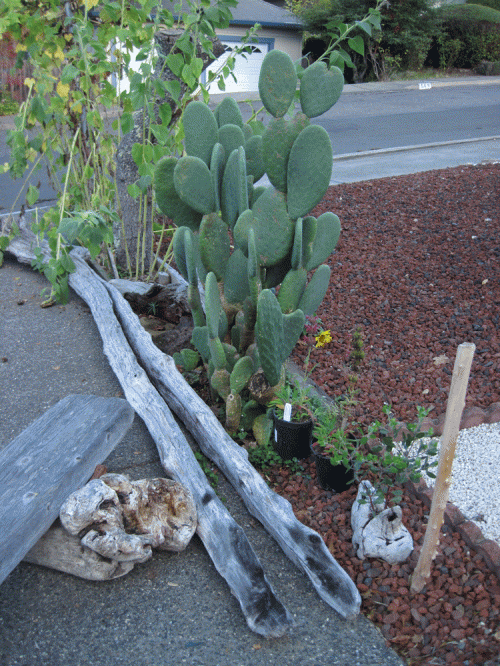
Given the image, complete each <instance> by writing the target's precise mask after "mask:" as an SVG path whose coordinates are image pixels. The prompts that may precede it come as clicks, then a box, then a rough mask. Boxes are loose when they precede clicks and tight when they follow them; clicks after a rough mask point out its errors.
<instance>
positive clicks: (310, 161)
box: [287, 125, 333, 219]
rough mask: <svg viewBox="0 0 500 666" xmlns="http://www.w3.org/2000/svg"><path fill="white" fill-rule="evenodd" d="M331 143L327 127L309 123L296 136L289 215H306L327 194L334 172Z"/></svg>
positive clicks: (289, 178)
mask: <svg viewBox="0 0 500 666" xmlns="http://www.w3.org/2000/svg"><path fill="white" fill-rule="evenodd" d="M332 164H333V158H332V146H331V143H330V137H329V136H328V133H327V131H326V130H325V129H324V128H323V127H320V126H319V125H309V126H308V127H306V128H305V129H303V130H302V132H301V133H300V134H299V136H298V137H297V138H296V140H295V142H294V144H293V146H292V150H291V151H290V158H289V160H288V170H287V193H288V198H287V204H288V213H289V215H290V217H292V218H294V219H296V218H298V217H304V216H305V215H307V213H308V212H309V211H310V210H311V209H312V208H314V206H316V205H317V204H318V203H319V202H320V201H321V199H322V198H323V197H324V195H325V192H326V190H327V189H328V185H329V184H330V176H331V174H332Z"/></svg>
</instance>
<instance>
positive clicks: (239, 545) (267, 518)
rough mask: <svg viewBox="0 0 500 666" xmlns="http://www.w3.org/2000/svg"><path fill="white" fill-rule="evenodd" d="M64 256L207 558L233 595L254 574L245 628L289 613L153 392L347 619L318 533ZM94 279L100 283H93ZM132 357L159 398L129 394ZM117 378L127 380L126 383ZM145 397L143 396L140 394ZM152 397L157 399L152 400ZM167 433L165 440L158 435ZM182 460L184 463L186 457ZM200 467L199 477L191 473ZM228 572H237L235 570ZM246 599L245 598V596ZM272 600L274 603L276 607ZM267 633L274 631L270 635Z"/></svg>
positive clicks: (354, 602) (347, 598) (139, 380)
mask: <svg viewBox="0 0 500 666" xmlns="http://www.w3.org/2000/svg"><path fill="white" fill-rule="evenodd" d="M9 249H10V250H11V251H13V252H14V254H16V256H17V257H18V259H20V260H22V259H21V257H22V255H23V253H24V254H27V255H28V256H29V259H28V257H27V259H26V260H28V261H29V260H30V259H31V253H30V252H29V249H26V247H25V248H24V249H23V246H22V243H21V242H20V240H18V239H15V241H14V242H13V244H11V247H10V248H9ZM72 256H73V257H74V260H75V263H76V264H77V271H76V273H74V274H72V275H71V276H70V285H71V287H72V288H73V289H74V290H75V291H76V292H77V293H78V294H79V295H81V296H82V298H84V299H85V300H86V301H87V303H88V304H89V306H90V307H91V310H92V313H93V315H94V318H95V319H96V323H97V326H98V327H99V329H100V331H101V335H102V336H103V341H104V351H105V353H106V355H107V357H108V359H109V361H110V364H111V366H112V368H113V370H115V373H116V374H117V376H118V378H119V380H120V383H121V384H122V386H123V388H124V391H125V395H126V397H127V399H128V400H129V402H130V403H131V404H132V405H133V406H134V408H135V409H136V411H137V412H138V413H139V414H140V415H141V417H142V418H143V419H144V420H145V422H146V424H147V426H148V428H149V429H150V432H151V434H152V436H153V438H154V440H155V442H156V444H157V447H158V450H159V452H160V457H161V460H162V463H163V465H164V467H165V469H167V471H169V473H170V474H171V475H172V476H173V477H174V478H178V480H180V481H181V483H183V482H184V479H185V478H186V477H187V482H186V483H185V485H187V487H189V488H190V489H191V491H192V492H193V495H194V496H195V499H196V503H197V509H198V515H199V527H198V534H199V535H200V537H201V538H202V539H203V541H204V543H205V546H206V547H207V550H208V552H209V554H210V555H211V557H212V559H213V561H214V564H215V565H216V567H217V568H218V570H219V572H220V573H221V574H222V575H223V576H224V577H225V578H226V580H227V581H228V583H229V585H230V586H231V588H232V589H233V593H235V594H236V596H238V590H239V589H240V588H241V577H240V579H239V581H238V582H239V584H238V585H237V591H235V590H234V588H233V586H232V584H231V581H232V580H234V579H235V571H237V570H241V569H242V568H243V569H245V570H246V571H247V575H248V572H249V571H251V570H252V569H253V572H254V574H255V575H253V574H252V575H251V579H253V583H252V582H251V581H250V588H253V592H252V591H251V589H249V588H248V587H247V588H246V589H245V590H241V592H242V593H243V592H244V594H243V603H242V598H241V597H238V598H239V600H240V604H241V605H242V608H243V610H244V612H245V604H247V605H249V606H250V607H252V605H253V608H254V611H255V609H256V608H257V606H258V605H260V608H261V609H262V608H265V609H266V611H265V613H264V614H263V615H262V614H261V615H260V617H259V621H260V622H261V623H262V622H263V623H264V624H265V625H266V626H265V628H264V630H261V631H259V629H258V627H257V628H256V627H252V623H251V621H249V614H248V611H246V612H245V615H246V616H247V622H248V623H249V626H251V627H252V628H254V630H255V631H257V632H258V633H265V632H266V631H267V624H268V615H269V613H271V617H274V618H276V617H277V616H279V617H280V620H279V624H280V630H283V627H284V624H286V623H288V622H289V617H288V614H287V613H286V618H285V616H284V615H283V612H286V611H284V609H282V607H281V604H279V602H278V601H277V600H276V598H275V597H274V594H273V593H271V594H272V596H269V594H268V593H267V592H266V589H267V587H266V586H267V585H268V583H267V581H266V580H265V577H264V575H263V572H262V569H261V567H260V564H258V566H257V568H256V567H255V564H254V563H255V559H256V558H255V555H254V554H253V551H252V550H251V547H250V545H249V544H248V541H247V540H246V537H245V535H244V533H243V532H242V530H241V528H239V527H238V529H237V530H236V529H235V527H237V526H236V524H235V523H233V525H232V526H231V525H230V523H228V522H227V518H223V516H222V515H221V511H224V512H225V508H224V507H223V505H221V503H220V501H219V500H218V498H217V496H216V495H215V493H214V492H213V491H212V489H211V488H210V487H208V489H207V484H206V479H205V476H204V474H203V473H202V472H201V470H200V469H199V466H198V465H196V468H193V469H192V470H191V467H190V466H185V467H182V460H183V456H184V448H183V447H184V444H183V443H180V442H181V438H182V433H180V431H179V430H178V428H177V425H176V423H175V420H173V417H172V415H171V413H170V411H169V410H167V411H166V412H165V411H164V410H163V409H162V408H161V403H163V404H164V401H162V400H161V396H163V398H164V399H165V401H166V402H168V404H169V406H170V407H171V408H172V410H173V411H174V412H175V413H176V414H177V415H178V416H179V417H180V418H181V419H182V421H183V422H184V423H185V425H186V426H187V427H188V429H189V430H190V431H191V432H192V434H193V435H194V436H195V438H196V439H197V441H198V443H199V445H200V448H202V450H203V451H204V453H205V454H206V455H207V456H208V457H209V458H211V459H212V460H213V461H214V462H215V463H216V464H217V465H218V466H219V467H220V469H221V470H222V471H223V472H224V474H225V475H226V476H227V478H228V479H229V481H230V482H231V483H232V484H233V486H234V487H235V488H236V490H237V491H238V493H239V494H240V495H241V496H242V498H243V500H244V501H245V504H246V506H247V508H248V510H249V511H250V513H252V514H253V515H254V516H255V517H256V518H258V519H259V520H260V521H261V522H262V524H263V525H264V527H265V528H266V529H267V530H268V532H269V533H270V534H272V535H273V536H274V537H275V539H276V540H277V541H278V543H279V544H280V546H281V547H282V549H283V550H284V552H285V553H286V554H287V556H288V557H289V558H290V559H291V560H292V561H293V562H294V563H295V564H296V565H297V566H298V567H299V568H300V569H302V570H303V571H304V572H305V573H306V574H307V575H308V576H309V578H310V579H311V582H312V583H313V585H314V587H315V588H316V590H317V591H318V594H319V595H320V596H321V597H322V598H323V599H324V600H325V601H326V602H327V603H328V604H329V605H330V606H331V607H332V608H334V609H335V610H336V611H337V612H338V613H339V614H340V615H341V616H343V617H348V618H351V617H354V616H355V615H356V614H357V613H359V608H360V604H361V597H360V595H359V593H358V591H357V589H356V587H355V585H354V583H353V582H352V581H351V579H350V578H349V576H348V575H347V574H346V572H345V571H344V570H343V569H342V568H341V567H340V566H339V564H338V563H337V562H336V561H335V559H334V558H333V557H332V556H331V554H330V552H329V551H328V549H327V547H326V545H325V543H324V542H323V540H322V539H321V537H320V536H319V535H318V534H317V533H316V532H314V531H313V530H311V529H309V528H307V527H306V526H304V525H303V524H302V523H300V522H299V521H298V520H297V519H296V518H295V516H294V514H293V511H292V508H291V506H290V504H289V503H288V502H287V501H286V500H285V499H284V498H282V497H279V496H278V495H276V494H275V493H273V492H272V491H271V490H270V489H269V488H268V486H267V485H266V484H265V482H264V481H263V480H262V478H261V477H260V475H259V474H258V473H257V472H256V471H255V469H254V468H253V467H252V466H251V465H250V464H249V462H248V456H247V454H246V451H245V450H244V449H243V448H241V447H239V446H238V445H237V444H236V443H235V442H233V440H232V439H231V438H230V437H229V436H228V435H227V433H226V432H225V430H224V429H223V428H222V426H221V425H220V423H219V422H218V421H217V419H216V418H215V416H214V415H213V414H212V412H211V411H210V410H209V409H208V407H207V406H206V405H205V403H204V402H203V401H202V400H201V399H200V398H199V397H198V395H197V394H196V393H195V392H194V391H193V390H192V389H191V387H190V386H189V385H188V384H187V383H186V382H185V380H184V378H183V377H182V375H181V374H180V373H179V372H178V371H177V369H176V367H175V364H174V362H173V360H172V359H171V358H170V357H167V356H165V355H164V354H162V353H161V352H160V351H159V350H158V349H157V348H156V347H155V346H154V344H153V343H152V341H151V338H150V336H149V335H148V334H147V333H146V332H145V331H143V330H142V327H141V326H140V324H139V323H138V318H137V317H136V315H135V314H134V313H133V312H132V310H131V308H130V306H129V304H128V303H127V302H126V300H125V299H124V298H123V297H122V296H121V295H120V293H119V292H118V291H117V290H116V289H115V288H114V287H113V286H112V285H109V284H107V283H106V284H105V283H104V282H103V281H102V280H100V278H98V277H97V276H96V275H95V274H93V273H92V272H91V271H90V269H89V268H88V266H87V265H86V264H85V263H84V262H83V261H82V260H81V259H79V257H78V256H77V252H76V251H75V250H74V251H73V252H72ZM98 283H99V286H100V288H98V286H97V284H98ZM103 289H105V290H107V291H109V294H110V296H111V297H112V303H113V307H114V309H115V310H116V313H117V316H118V317H119V319H120V322H121V326H122V327H123V331H124V332H125V335H126V338H127V339H128V340H129V341H130V344H131V345H132V346H133V348H134V352H135V353H132V352H131V350H130V349H129V351H127V353H126V354H125V356H126V365H127V366H128V367H127V369H125V368H124V352H123V349H122V344H123V343H122V342H120V343H119V345H118V346H117V338H120V336H121V337H122V338H123V340H125V336H124V334H123V332H122V330H121V328H120V326H119V324H118V322H117V321H116V319H114V321H108V319H109V318H110V317H111V314H109V312H111V313H112V312H113V307H112V306H111V305H108V303H107V302H106V299H105V297H104V296H103V295H102V290H103ZM118 329H119V330H118ZM125 344H126V345H127V347H128V343H127V342H125ZM129 352H130V353H132V356H133V358H132V359H129ZM136 356H137V359H139V361H140V363H141V366H142V367H147V368H148V374H149V376H150V377H151V378H152V380H153V382H154V383H155V385H156V386H157V387H158V389H159V391H160V393H161V396H160V395H159V394H158V393H157V392H154V393H152V392H151V385H149V382H148V385H149V388H147V389H143V391H142V393H141V395H140V396H138V395H137V394H138V393H140V386H142V385H143V381H144V379H143V377H142V375H141V373H142V367H141V366H139V365H138V364H137V359H136ZM125 378H128V381H127V382H126V381H125ZM150 395H151V399H148V397H149V396H150ZM153 396H154V397H153ZM158 400H160V401H161V402H160V403H158ZM156 410H158V411H159V413H161V418H160V417H159V416H156ZM165 420H166V423H165ZM169 429H171V432H169ZM167 432H168V434H169V437H168V438H167V437H166V436H165V434H166V433H167ZM173 449H175V451H176V452H179V457H177V456H176V455H173V453H172V450H173ZM181 451H182V454H181ZM172 458H173V459H172ZM179 463H181V469H180V470H179V469H178V464H179ZM185 464H186V465H187V464H188V463H187V461H186V462H185ZM200 473H201V475H202V477H203V481H202V480H201V479H200V477H199V474H200ZM176 474H179V476H176ZM202 489H204V491H203V490H202ZM201 509H202V510H201ZM207 513H208V514H209V517H208V516H207ZM216 516H217V518H216ZM231 520H232V519H231ZM220 525H224V526H225V528H224V537H223V538H214V535H210V533H209V532H210V529H209V530H208V531H207V527H209V528H211V527H213V529H215V530H217V528H219V529H220ZM236 578H238V577H237V576H236ZM247 585H248V581H247ZM269 590H270V588H269ZM245 595H250V596H245ZM250 597H253V602H252V601H251V598H250ZM263 600H265V601H264V605H262V602H263ZM276 604H279V608H278V606H276ZM250 617H251V614H250ZM275 621H276V619H275ZM267 635H271V633H270V632H269V631H268V632H267ZM275 635H277V634H276V633H275Z"/></svg>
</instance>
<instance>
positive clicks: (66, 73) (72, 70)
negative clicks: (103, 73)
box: [61, 64, 80, 83]
mask: <svg viewBox="0 0 500 666" xmlns="http://www.w3.org/2000/svg"><path fill="white" fill-rule="evenodd" d="M79 76H80V70H79V69H77V68H76V67H75V66H74V65H70V64H68V65H66V66H65V67H64V69H63V71H62V72H61V83H72V82H73V81H74V80H75V79H76V78H78V77H79Z"/></svg>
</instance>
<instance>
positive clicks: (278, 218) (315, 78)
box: [155, 51, 343, 437]
mask: <svg viewBox="0 0 500 666" xmlns="http://www.w3.org/2000/svg"><path fill="white" fill-rule="evenodd" d="M298 82H300V91H297V83H298ZM342 86H343V76H342V74H341V72H340V70H337V69H336V68H331V69H328V68H327V66H326V65H324V64H323V63H315V64H314V65H312V66H311V67H309V68H307V69H306V70H304V71H302V72H301V74H300V77H297V72H296V68H295V65H294V64H293V63H292V61H291V60H290V58H289V57H288V56H287V55H286V54H284V53H281V52H279V51H271V52H270V53H268V54H267V56H266V57H265V59H264V62H263V65H262V69H261V74H260V79H259V92H260V96H261V99H262V102H263V104H264V106H265V108H266V110H267V111H268V112H269V113H270V114H271V116H272V117H273V118H272V120H271V122H270V123H268V125H267V128H265V127H264V126H263V124H262V123H261V122H260V121H251V122H249V123H244V122H243V118H242V115H241V112H240V109H239V107H238V104H237V103H236V102H235V101H234V100H233V99H231V98H225V99H224V100H223V101H222V102H221V103H220V104H219V105H218V107H217V108H216V109H215V111H214V112H212V111H211V110H210V109H209V107H208V106H207V105H205V104H203V103H202V102H192V103H191V104H189V105H188V106H187V108H186V110H185V112H184V116H183V122H184V133H185V152H186V154H185V155H183V156H182V157H180V158H179V159H177V158H174V157H165V158H164V159H163V160H161V161H160V163H159V164H158V167H157V170H156V174H155V193H156V199H157V203H158V206H159V208H160V210H162V212H164V213H165V214H166V215H168V216H169V217H171V218H172V219H173V220H174V222H175V224H176V225H177V226H178V228H177V230H176V232H175V234H174V241H173V251H174V256H175V259H176V263H177V266H178V268H179V270H180V271H181V273H182V274H183V275H184V277H185V278H186V279H187V281H188V284H189V303H190V307H191V309H192V313H193V319H194V323H195V328H194V331H193V336H192V343H193V345H194V347H195V348H196V349H197V351H198V352H199V355H200V356H201V358H202V359H203V361H204V363H205V364H206V366H207V368H208V370H209V374H210V383H211V386H212V389H213V390H214V391H215V392H216V393H217V394H218V395H219V396H220V397H221V398H222V399H223V400H224V401H225V403H226V425H227V427H228V429H230V430H231V431H235V430H237V429H238V427H239V426H240V424H243V425H244V426H245V427H249V423H251V422H255V424H256V429H258V431H259V433H263V432H267V431H268V428H267V426H266V425H265V423H264V421H265V407H264V406H262V404H265V402H266V399H267V400H268V399H269V395H271V394H272V390H273V386H276V385H278V384H279V382H280V381H281V380H282V376H283V363H284V361H285V360H286V358H287V357H288V356H289V355H290V353H291V352H292V350H293V348H294V346H295V344H296V342H297V340H298V338H299V336H300V334H301V332H302V330H303V326H304V321H305V315H306V314H313V313H314V312H315V310H316V309H317V307H318V306H319V305H320V303H321V301H322V299H323V297H324V295H325V293H326V290H327V288H328V283H329V278H330V269H329V267H328V266H327V265H325V264H324V263H323V262H325V261H326V260H327V259H328V257H329V256H330V254H331V253H332V252H333V251H334V249H335V245H336V243H337V241H338V238H339V234H340V222H339V220H338V218H337V216H336V215H334V214H333V213H324V214H323V215H321V216H320V217H319V218H318V219H317V220H316V219H315V218H314V217H313V216H311V215H310V214H309V213H310V211H311V209H312V208H314V206H315V205H316V204H317V203H319V201H321V199H322V198H323V196H324V194H325V192H326V189H327V187H328V185H329V182H330V176H331V169H332V149H331V144H330V141H329V139H328V135H327V134H326V132H325V130H323V128H321V127H320V126H318V125H311V124H310V120H309V119H310V118H313V117H316V116H318V115H321V114H322V113H324V112H325V111H327V110H328V109H329V108H330V107H331V106H333V104H334V103H335V102H336V101H337V99H338V98H339V96H340V93H341V91H342ZM294 99H299V102H300V107H301V110H300V111H299V112H298V113H295V115H290V114H292V113H293V108H292V107H293V104H294ZM265 172H267V175H268V177H269V180H270V182H271V187H263V186H260V185H258V184H257V183H258V181H259V180H260V178H261V177H262V176H263V175H264V173H265ZM311 270H314V271H315V272H314V274H313V275H312V277H311V278H310V279H308V272H309V271H311ZM199 281H201V283H202V284H203V285H204V288H205V311H203V309H202V306H201V297H200V292H199V289H198V284H199ZM275 287H279V291H278V295H277V296H276V294H275V293H274V288H275ZM176 360H177V361H178V362H179V363H182V364H183V365H184V366H185V367H186V368H188V367H189V368H191V367H192V365H193V363H195V362H196V356H195V355H194V354H188V353H186V354H180V355H178V356H177V357H176ZM262 382H264V385H262ZM257 385H259V391H260V393H259V391H257V389H256V386H257ZM266 396H267V397H266ZM260 403H262V404H260ZM241 419H243V420H241ZM259 436H261V437H262V434H261V435H259Z"/></svg>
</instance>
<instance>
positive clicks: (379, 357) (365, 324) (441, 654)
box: [266, 164, 500, 666]
mask: <svg viewBox="0 0 500 666" xmlns="http://www.w3.org/2000/svg"><path fill="white" fill-rule="evenodd" d="M327 210H331V211H332V212H334V213H336V214H337V215H338V216H339V217H340V220H341V224H342V233H341V237H340V241H339V244H338V246H337V251H336V252H335V253H334V255H333V256H332V257H331V258H330V260H329V264H330V267H331V269H332V279H331V283H330V288H329V290H328V293H327V296H326V298H325V300H324V302H323V304H322V305H321V307H320V309H319V310H318V313H317V314H318V315H319V316H320V317H321V320H322V323H323V326H324V328H325V329H330V331H331V335H332V339H333V340H332V343H330V344H328V345H327V346H325V347H324V348H320V349H313V351H312V354H311V358H310V366H314V369H313V371H312V373H311V378H312V380H313V381H314V382H315V383H316V384H317V385H318V386H320V388H322V389H323V390H324V391H325V392H326V393H327V394H328V395H330V396H331V397H339V396H341V395H346V394H348V393H349V386H350V385H351V386H353V385H354V387H355V390H356V395H355V398H356V401H357V404H356V406H355V408H354V410H353V418H354V420H356V421H357V422H358V423H360V424H361V425H368V424H369V423H370V422H372V421H373V420H374V419H379V420H382V419H383V415H382V406H383V403H384V402H386V403H389V404H391V405H392V407H393V410H392V411H393V412H394V414H395V415H396V417H397V418H398V420H400V421H405V422H413V421H414V420H415V417H416V407H417V405H422V406H424V407H429V408H431V410H432V412H431V414H430V416H429V421H428V424H427V425H432V426H433V427H434V430H435V432H436V433H437V434H440V433H441V432H442V425H443V420H444V413H445V410H446V403H447V399H448V392H449V387H450V382H451V375H452V370H453V363H454V359H455V355H456V349H457V347H458V345H459V344H460V343H462V342H473V343H475V345H476V353H475V357H474V362H473V365H472V370H471V375H470V380H469V385H468V393H467V400H466V409H465V410H464V415H463V419H462V424H461V427H472V426H474V425H478V424H480V423H493V422H498V421H500V374H499V366H500V334H499V325H500V233H499V232H500V221H499V212H500V165H499V164H484V165H477V166H472V165H471V166H463V167H457V168H453V169H444V170H439V171H431V172H425V173H419V174H413V175H410V176H399V177H394V178H384V179H380V180H372V181H367V182H361V183H352V184H344V185H337V186H334V187H330V188H329V190H328V193H327V195H326V196H325V198H324V199H323V201H322V202H321V204H319V206H318V207H317V208H316V209H315V211H314V214H315V215H316V216H317V215H319V214H321V213H322V212H324V211H327ZM356 328H359V330H360V331H361V333H362V336H363V339H364V351H365V358H364V360H363V362H362V364H361V366H360V368H359V370H358V371H357V373H356V374H357V381H356V382H355V383H354V384H353V383H352V382H351V383H350V381H349V376H350V375H352V374H353V372H352V370H351V367H350V360H349V357H350V354H351V351H352V334H353V332H354V331H355V329H356ZM306 354H307V347H305V346H303V347H301V346H300V345H298V346H297V347H296V351H295V352H294V355H293V360H294V361H295V362H296V363H297V364H298V365H299V366H300V365H301V364H302V363H303V362H304V359H305V356H306ZM266 477H267V479H268V481H269V482H270V483H271V485H272V486H273V487H274V489H275V490H276V491H277V492H279V493H280V494H282V495H283V496H285V497H286V498H287V499H289V500H290V502H291V503H292V505H293V508H294V511H295V513H296V515H297V517H298V518H299V519H300V520H302V521H303V522H304V523H305V524H307V525H309V526H310V527H311V528H313V529H315V530H317V531H318V532H319V533H321V534H322V536H323V538H324V539H325V542H326V543H327V545H328V547H329V548H330V550H331V552H332V554H333V555H334V557H335V558H336V559H337V560H338V562H339V563H340V564H341V566H342V567H343V568H344V569H345V570H346V571H347V572H348V573H349V575H350V576H351V577H352V579H353V580H354V581H355V582H356V584H357V586H358V589H359V590H360V593H361V595H362V597H363V605H362V612H363V613H364V614H365V615H367V616H368V617H369V618H370V619H371V620H372V621H373V622H374V623H375V624H377V625H378V626H379V628H380V630H381V632H382V634H383V635H384V636H385V637H386V639H387V641H388V643H389V644H390V645H391V646H392V647H393V648H394V649H395V650H396V651H397V652H398V653H399V654H400V655H401V656H402V657H403V658H404V659H406V660H407V662H408V664H429V665H441V664H450V665H454V664H464V665H467V664H478V665H481V666H483V665H485V664H500V656H499V655H500V580H499V578H498V577H497V575H495V571H497V573H500V559H499V553H500V549H499V547H498V544H496V543H495V542H492V541H490V540H485V539H484V538H483V537H482V534H481V532H480V530H479V528H477V527H476V525H474V524H473V523H470V522H469V521H466V520H465V519H464V517H463V516H462V514H461V513H460V511H458V509H457V508H456V507H454V506H452V505H448V509H447V512H446V522H445V524H444V525H443V528H442V532H441V543H440V546H439V554H438V555H437V557H436V559H435V560H434V563H433V568H432V576H431V579H430V581H429V582H428V584H427V585H426V587H425V588H424V590H423V591H422V593H420V594H416V595H411V594H410V592H409V584H410V583H409V578H410V575H411V573H412V571H413V569H414V567H415V564H416V562H417V559H418V554H419V552H420V549H421V546H422V543H423V537H424V532H425V524H426V520H427V517H428V513H429V505H430V492H429V491H423V490H422V489H417V490H415V489H414V490H413V491H412V492H410V491H409V489H408V490H407V491H405V495H404V501H403V506H402V508H403V514H404V523H405V525H406V526H407V527H408V529H409V530H410V532H411V533H412V536H413V539H414V542H415V550H414V552H413V554H412V556H411V558H410V559H409V560H408V561H407V562H405V563H402V564H399V565H389V564H387V563H385V562H383V561H381V560H374V559H368V560H364V561H362V560H359V559H358V558H357V557H356V554H355V551H354V549H353V547H352V543H351V538H352V530H351V525H350V510H351V506H352V503H353V500H354V497H355V494H356V491H355V489H354V488H353V489H352V490H349V491H346V492H345V493H342V494H338V495H335V494H333V493H331V492H327V491H324V490H322V489H321V488H320V487H319V484H317V483H316V475H315V469H314V466H313V465H312V464H310V463H309V462H306V463H305V470H304V473H303V474H301V475H294V476H293V475H290V472H289V470H287V469H285V468H275V469H273V470H271V471H269V472H268V473H267V474H266ZM474 548H476V549H477V551H478V552H476V551H475V550H474Z"/></svg>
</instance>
